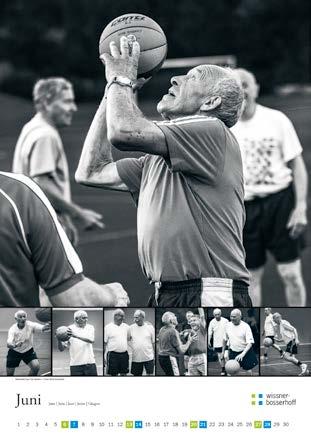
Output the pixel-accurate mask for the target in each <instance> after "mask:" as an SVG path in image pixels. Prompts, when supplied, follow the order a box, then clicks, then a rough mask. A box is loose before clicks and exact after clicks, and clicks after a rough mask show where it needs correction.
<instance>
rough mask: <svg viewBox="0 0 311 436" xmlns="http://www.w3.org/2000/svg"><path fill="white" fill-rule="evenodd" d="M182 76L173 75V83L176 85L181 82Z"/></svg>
mask: <svg viewBox="0 0 311 436" xmlns="http://www.w3.org/2000/svg"><path fill="white" fill-rule="evenodd" d="M181 77H182V76H174V77H172V78H171V84H172V85H175V86H178V85H179V84H180V78H181Z"/></svg>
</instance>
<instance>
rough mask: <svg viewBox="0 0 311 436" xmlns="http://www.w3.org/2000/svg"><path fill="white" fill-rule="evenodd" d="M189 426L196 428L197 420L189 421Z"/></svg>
mask: <svg viewBox="0 0 311 436" xmlns="http://www.w3.org/2000/svg"><path fill="white" fill-rule="evenodd" d="M190 428H198V421H190Z"/></svg>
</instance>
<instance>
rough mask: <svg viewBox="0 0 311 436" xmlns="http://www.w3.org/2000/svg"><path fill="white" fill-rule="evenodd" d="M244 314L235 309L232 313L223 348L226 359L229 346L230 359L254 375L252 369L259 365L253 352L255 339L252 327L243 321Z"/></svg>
mask: <svg viewBox="0 0 311 436" xmlns="http://www.w3.org/2000/svg"><path fill="white" fill-rule="evenodd" d="M241 318H242V313H241V311H240V310H239V309H233V310H232V311H231V313H230V320H231V321H230V322H228V323H227V324H226V327H225V336H224V340H223V346H222V356H221V358H222V359H223V358H224V354H225V349H226V346H227V345H228V346H229V359H230V360H231V359H235V360H237V361H238V362H239V364H240V365H241V367H242V368H243V369H244V370H246V371H248V372H249V374H250V375H251V374H252V369H253V368H254V367H255V366H256V365H257V364H258V360H257V357H256V354H255V352H254V350H253V344H254V342H255V341H254V337H253V333H252V330H251V328H250V326H249V325H248V324H247V323H246V322H244V321H242V319H241Z"/></svg>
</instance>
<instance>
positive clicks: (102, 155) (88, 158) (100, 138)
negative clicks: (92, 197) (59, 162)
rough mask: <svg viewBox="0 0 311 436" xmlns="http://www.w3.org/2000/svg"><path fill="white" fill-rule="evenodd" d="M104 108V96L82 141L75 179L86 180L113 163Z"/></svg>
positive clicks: (105, 101) (105, 100)
mask: <svg viewBox="0 0 311 436" xmlns="http://www.w3.org/2000/svg"><path fill="white" fill-rule="evenodd" d="M106 106H107V99H106V96H104V97H103V99H102V101H101V103H100V105H99V107H98V109H97V111H96V114H95V116H94V118H93V121H92V123H91V126H90V128H89V131H88V133H87V135H86V138H85V141H84V145H83V149H82V153H81V157H80V161H79V165H78V168H77V171H76V178H77V179H88V178H90V177H91V176H92V174H94V173H98V172H100V171H101V170H102V169H103V167H104V166H105V165H107V164H108V163H110V162H113V158H112V153H111V144H110V143H109V141H108V140H107V122H106Z"/></svg>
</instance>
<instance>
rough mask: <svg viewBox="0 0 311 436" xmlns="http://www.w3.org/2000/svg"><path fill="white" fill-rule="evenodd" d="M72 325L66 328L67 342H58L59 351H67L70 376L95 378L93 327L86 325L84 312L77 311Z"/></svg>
mask: <svg viewBox="0 0 311 436" xmlns="http://www.w3.org/2000/svg"><path fill="white" fill-rule="evenodd" d="M73 318H74V324H71V325H70V326H69V327H68V334H69V336H70V338H69V340H68V341H66V342H62V341H60V340H58V349H59V351H64V350H65V349H66V348H68V349H69V355H70V375H72V376H96V375H97V367H96V363H95V357H94V351H93V344H94V342H95V329H94V326H92V325H91V324H88V322H87V321H88V315H87V313H86V312H85V311H84V310H77V311H76V312H75V313H74V315H73Z"/></svg>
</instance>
